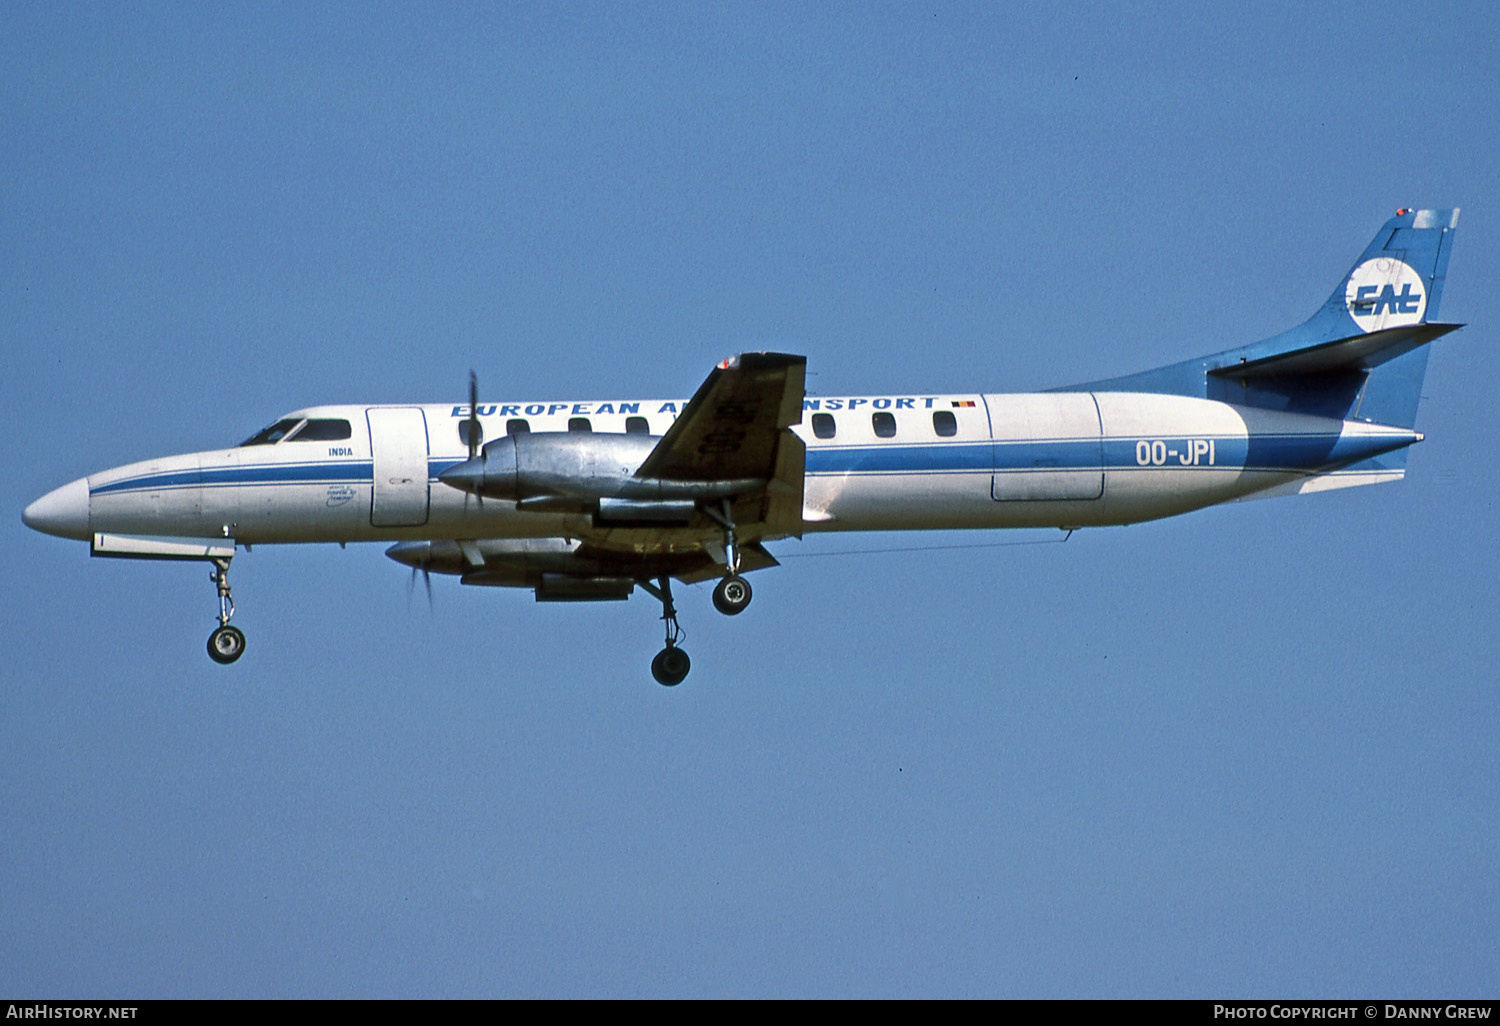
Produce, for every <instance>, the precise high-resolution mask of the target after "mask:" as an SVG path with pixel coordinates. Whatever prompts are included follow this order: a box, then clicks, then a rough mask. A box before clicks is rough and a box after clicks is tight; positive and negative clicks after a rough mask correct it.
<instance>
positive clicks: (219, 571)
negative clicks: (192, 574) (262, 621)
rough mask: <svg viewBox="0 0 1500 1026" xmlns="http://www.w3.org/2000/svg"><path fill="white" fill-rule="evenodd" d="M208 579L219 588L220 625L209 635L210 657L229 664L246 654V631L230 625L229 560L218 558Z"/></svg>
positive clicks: (232, 606)
mask: <svg viewBox="0 0 1500 1026" xmlns="http://www.w3.org/2000/svg"><path fill="white" fill-rule="evenodd" d="M213 562H214V568H213V570H212V571H211V572H210V573H209V575H208V579H209V580H210V581H213V582H214V586H215V587H217V588H218V589H219V626H218V627H216V628H214V632H213V633H212V634H210V635H209V636H208V657H209V658H210V659H212V660H213V661H214V662H216V663H218V664H220V665H221V666H223V665H228V664H229V663H232V662H234V661H235V660H236V659H238V658H239V657H240V656H242V655H244V654H245V632H244V631H242V630H240V629H239V628H238V627H231V626H229V621H230V620H231V619H232V618H233V617H234V595H233V594H232V593H231V592H230V590H229V560H228V559H216V560H214V561H213Z"/></svg>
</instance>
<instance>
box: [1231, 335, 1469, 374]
mask: <svg viewBox="0 0 1500 1026" xmlns="http://www.w3.org/2000/svg"><path fill="white" fill-rule="evenodd" d="M1462 327H1463V325H1462V324H1429V323H1422V324H1408V325H1404V326H1402V327H1399V328H1383V329H1381V330H1380V331H1372V332H1369V333H1368V334H1361V335H1352V336H1350V337H1349V338H1341V339H1335V340H1334V341H1332V342H1325V343H1323V344H1322V345H1316V346H1310V347H1308V348H1307V349H1297V350H1293V351H1292V352H1289V353H1277V354H1276V355H1274V356H1267V357H1264V358H1262V359H1259V360H1246V359H1244V358H1241V359H1240V361H1239V362H1238V363H1231V364H1227V365H1225V366H1223V367H1210V368H1209V369H1208V373H1210V374H1214V375H1218V376H1219V377H1224V378H1235V379H1239V378H1259V377H1285V376H1296V375H1303V374H1327V373H1329V372H1330V371H1343V370H1371V369H1373V368H1375V367H1378V366H1380V365H1381V364H1383V363H1386V362H1387V361H1389V360H1394V359H1395V358H1396V357H1398V356H1403V355H1405V354H1406V353H1409V352H1411V351H1412V350H1413V349H1416V348H1418V347H1420V346H1425V345H1426V344H1427V343H1429V342H1431V341H1432V340H1433V339H1435V338H1441V337H1442V336H1444V335H1446V334H1448V332H1450V331H1457V330H1458V329H1459V328H1462Z"/></svg>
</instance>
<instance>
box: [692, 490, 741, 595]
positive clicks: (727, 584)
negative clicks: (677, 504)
mask: <svg viewBox="0 0 1500 1026" xmlns="http://www.w3.org/2000/svg"><path fill="white" fill-rule="evenodd" d="M703 512H705V513H707V514H708V515H709V516H710V517H712V518H713V519H714V520H716V521H718V523H719V525H720V526H721V527H723V528H724V569H725V570H727V571H728V573H726V574H725V575H724V579H723V580H721V581H720V582H719V583H718V584H716V585H714V608H715V609H717V610H718V611H719V612H721V613H723V614H724V615H725V616H737V615H739V614H740V613H743V612H744V611H745V607H746V606H748V605H749V604H750V595H751V592H750V582H749V581H747V580H745V579H744V578H743V577H741V576H740V545H739V539H738V538H737V537H736V536H735V532H734V511H733V507H732V506H731V505H730V503H729V500H728V499H725V500H724V501H723V504H722V508H721V509H719V510H715V509H713V508H712V507H704V508H703Z"/></svg>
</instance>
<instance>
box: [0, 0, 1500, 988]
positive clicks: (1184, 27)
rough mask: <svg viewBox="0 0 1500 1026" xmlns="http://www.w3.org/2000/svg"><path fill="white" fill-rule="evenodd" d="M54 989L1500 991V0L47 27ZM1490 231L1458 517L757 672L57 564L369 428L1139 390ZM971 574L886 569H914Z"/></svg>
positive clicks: (326, 556)
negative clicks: (736, 375) (247, 454)
mask: <svg viewBox="0 0 1500 1026" xmlns="http://www.w3.org/2000/svg"><path fill="white" fill-rule="evenodd" d="M0 24H3V25H4V31H3V32H0V102H3V107H0V110H3V116H0V171H3V174H4V188H3V189H0V218H3V221H0V224H3V226H4V231H3V232H0V261H3V266H4V268H5V272H6V273H5V274H4V275H3V278H0V308H3V310H4V317H3V318H0V333H3V335H0V338H3V340H4V353H5V354H6V358H7V360H6V362H7V373H5V374H4V375H3V376H0V417H3V418H4V424H5V428H6V430H5V437H6V439H7V442H6V443H5V449H4V452H5V456H6V463H7V465H8V466H9V468H10V472H9V473H8V474H6V475H5V477H4V481H3V483H0V489H3V496H4V501H3V502H0V509H6V510H9V511H10V513H9V515H8V516H6V517H3V518H0V532H3V539H4V544H5V547H6V550H7V551H8V552H9V554H10V555H9V558H8V560H7V563H6V565H7V568H8V572H7V573H5V574H4V575H0V595H3V599H0V604H3V608H4V610H5V612H6V619H7V625H6V627H5V629H4V631H3V632H0V809H3V813H4V817H5V818H4V829H3V830H0V920H3V921H4V922H5V923H6V924H7V925H6V929H5V930H4V931H3V933H0V991H3V992H7V993H11V994H34V995H55V996H121V997H124V996H132V997H168V996H524V995H547V996H611V995H620V996H655V995H670V996H676V995H684V996H697V995H706V996H718V995H724V996H803V995H808V996H884V995H894V996H924V995H954V996H1204V997H1212V996H1267V997H1281V996H1298V995H1301V996H1355V997H1358V996H1372V995H1377V994H1378V995H1382V996H1389V997H1422V996H1429V997H1430V996H1460V995H1493V994H1494V993H1495V991H1496V989H1497V984H1500V962H1497V959H1496V956H1495V950H1494V938H1495V936H1496V934H1497V930H1500V918H1497V916H1500V914H1497V911H1496V910H1497V909H1500V885H1497V880H1500V853H1497V838H1500V829H1497V828H1500V821H1497V812H1496V810H1497V809H1500V757H1497V748H1496V744H1495V724H1496V723H1497V721H1500V715H1497V714H1500V700H1497V683H1500V681H1497V678H1500V674H1497V671H1496V669H1495V667H1496V661H1497V657H1500V641H1497V633H1496V629H1495V622H1496V614H1497V611H1500V601H1497V600H1500V588H1497V585H1496V577H1495V567H1496V566H1497V556H1500V551H1497V549H1500V545H1497V537H1496V529H1495V515H1496V496H1497V487H1496V484H1495V482H1496V481H1497V480H1500V477H1497V475H1500V466H1497V463H1500V461H1497V458H1496V455H1495V451H1494V447H1493V446H1490V445H1488V444H1487V443H1485V442H1484V441H1483V438H1484V435H1483V431H1482V430H1481V425H1483V424H1485V423H1488V421H1489V419H1490V417H1491V415H1492V409H1493V398H1492V392H1493V382H1494V381H1495V380H1496V378H1497V372H1500V359H1497V355H1496V350H1495V346H1494V334H1493V327H1492V326H1493V325H1494V324H1495V323H1497V314H1500V301H1497V299H1496V294H1495V290H1494V288H1493V283H1494V282H1495V281H1496V280H1500V267H1497V257H1496V253H1497V250H1496V246H1495V242H1494V240H1495V239H1496V235H1497V233H1496V229H1497V221H1500V176H1497V171H1496V168H1497V167H1500V129H1497V127H1496V120H1495V117H1494V108H1495V102H1496V99H1497V89H1500V85H1497V83H1500V14H1497V12H1496V10H1495V9H1494V7H1493V6H1492V5H1487V4H1478V3H1475V4H1442V3H1438V4H1423V5H1414V4H1381V3H1357V4H1356V3H1349V4H1338V3H1333V4H1320V5H1300V4H1285V5H1283V4H1262V3H1254V4H1245V5H1235V6H1233V7H1224V8H1222V9H1221V8H1214V9H1212V10H1210V9H1208V8H1205V7H1202V6H1201V5H1190V4H1183V5H1176V4H1126V5H1111V4H1097V5H1086V6H1083V7H1081V8H1078V9H1075V10H1073V11H1070V12H1069V11H1054V10H1052V9H1050V8H1046V7H1045V6H1040V7H1039V6H1030V7H1026V8H1022V9H1010V8H1009V7H1007V6H1002V5H989V4H981V5H972V6H969V5H958V4H935V5H904V4H879V5H873V4H872V5H861V6H856V7H839V6H821V5H818V6H806V5H774V4H763V5H749V6H746V5H738V4H719V5H646V4H640V5H590V4H562V3H558V4H545V5H528V6H521V5H479V6H468V5H463V6H460V5H423V6H422V7H421V8H416V7H407V6H380V5H362V6H359V7H357V8H356V7H339V6H322V5H319V6H313V7H310V8H304V7H303V6H302V5H292V6H290V7H288V6H285V5H238V4H237V5H216V6H214V7H212V8H208V7H203V6H201V5H182V6H160V5H150V4H148V5H139V4H135V5H114V6H105V7H99V6H93V5H90V6H74V7H59V6H58V5H55V4H29V3H18V4H11V5H8V6H7V8H6V10H5V12H4V14H3V15H0ZM1402 206H1431V207H1448V206H1461V207H1463V208H1464V213H1463V218H1462V220H1461V222H1460V228H1459V233H1458V238H1457V243H1456V246H1455V252H1454V257H1453V262H1452V265H1451V267H1450V274H1449V279H1448V285H1447V289H1446V292H1445V294H1444V296H1443V309H1442V318H1443V319H1445V320H1456V321H1463V322H1466V323H1468V324H1469V325H1470V327H1468V328H1466V329H1465V330H1464V331H1462V332H1459V333H1457V334H1455V335H1452V336H1449V337H1447V338H1444V339H1442V340H1441V341H1439V342H1438V343H1437V344H1436V346H1435V350H1434V352H1433V355H1432V359H1431V362H1430V366H1429V371H1428V375H1427V380H1426V386H1425V388H1424V397H1425V398H1424V402H1423V406H1422V410H1421V414H1420V417H1419V422H1418V428H1419V429H1420V430H1422V431H1424V432H1425V433H1426V435H1427V440H1426V441H1425V442H1424V443H1422V444H1421V445H1420V446H1418V447H1416V449H1414V450H1413V452H1412V456H1411V461H1410V472H1409V474H1408V476H1407V479H1406V481H1405V482H1403V483H1401V484H1397V485H1389V486H1380V487H1375V488H1363V489H1353V490H1349V491H1345V492H1338V493H1332V494H1325V495H1319V496H1308V497H1302V498H1299V499H1278V500H1273V501H1266V502H1252V503H1240V504H1235V505H1232V506H1228V507H1223V508H1218V509H1213V510H1208V511H1204V512H1201V513H1198V514H1193V515H1191V516H1188V517H1183V518H1178V519H1175V520H1171V521H1165V522H1161V523H1154V524H1146V525H1140V526H1136V527H1131V528H1119V529H1108V530H1098V531H1085V532H1081V533H1079V534H1077V535H1075V536H1074V537H1073V538H1072V539H1071V540H1070V541H1068V542H1067V544H1066V545H1057V544H1046V545H1004V546H1000V545H997V546H995V547H992V548H965V549H955V548H930V547H931V546H942V545H974V544H978V543H985V542H996V543H999V542H1007V543H1008V542H1024V541H1047V542H1052V541H1055V540H1056V535H1055V534H1045V533H1044V534H1038V535H1027V534H1021V533H1013V534H1006V535H978V534H959V535H919V536H888V535H887V536H875V537H855V538H849V537H847V536H846V537H833V538H826V539H814V540H809V541H806V542H800V543H799V542H785V543H782V544H781V545H779V546H777V552H778V555H782V556H785V557H786V558H785V559H784V563H785V565H784V566H783V567H782V568H780V569H777V570H773V571H769V572H766V573H764V574H758V575H757V576H756V578H755V580H754V582H753V583H754V584H755V587H756V600H755V604H754V605H753V606H752V607H751V609H750V610H749V611H748V612H746V613H745V614H744V615H743V616H740V617H737V618H734V619H728V618H724V617H720V616H718V615H717V614H716V613H714V612H713V610H712V608H711V606H710V603H709V595H708V591H709V589H708V587H707V586H702V587H698V588H688V589H684V594H683V595H681V596H680V600H679V605H680V607H681V610H682V617H683V624H684V626H685V627H686V629H687V631H688V640H687V648H688V650H689V651H690V652H691V653H692V656H693V667H694V668H693V674H692V676H691V677H690V678H689V680H688V682H687V683H686V684H685V685H684V686H682V687H679V688H676V689H673V690H667V689H664V688H660V687H657V686H656V685H655V684H654V683H652V681H651V679H650V677H649V675H648V673H647V671H646V665H647V662H648V661H649V659H650V656H651V655H652V654H653V653H654V652H655V651H656V649H657V647H659V644H660V638H659V624H658V622H657V620H656V616H657V612H658V610H657V609H655V608H654V604H653V603H652V602H650V601H649V600H648V599H647V598H646V597H645V596H643V595H637V596H636V598H634V599H633V600H632V601H630V602H628V603H623V604H603V605H583V606H538V605H537V604H536V603H534V602H533V601H532V599H531V597H530V595H529V594H527V593H525V592H516V593H510V592H496V591H490V590H480V589H463V588H460V587H459V586H458V585H457V584H456V583H455V582H453V581H451V580H437V581H435V582H434V590H435V596H434V601H433V610H432V612H431V613H430V614H429V612H428V611H427V608H426V604H425V602H424V600H423V598H422V596H421V594H420V587H419V589H418V595H417V596H416V598H415V600H412V599H410V598H409V596H408V591H407V584H408V580H407V576H406V571H405V569H404V568H402V567H400V566H397V565H395V564H394V563H392V562H390V561H389V560H387V559H385V558H384V557H383V556H382V555H381V548H380V547H377V546H363V547H361V546H351V547H350V548H349V549H348V550H347V551H344V550H340V549H338V548H336V547H332V546H330V547H326V548H320V547H284V548H275V547H265V548H258V549H257V550H256V551H255V552H254V553H250V554H244V555H242V556H241V557H240V558H238V559H237V560H236V562H235V569H234V584H235V596H236V598H237V599H238V601H239V609H240V611H239V615H238V616H237V617H236V621H235V622H236V624H237V625H239V626H241V627H243V628H244V629H245V631H246V632H247V634H248V636H249V650H248V652H247V654H246V656H245V658H244V660H242V661H241V662H240V663H239V664H237V665H236V666H235V667H233V668H232V669H230V670H227V671H226V670H225V669H221V668H219V667H216V666H214V665H213V664H212V663H210V662H209V661H208V659H207V658H206V656H205V654H204V652H203V642H204V638H205V636H206V635H207V633H208V630H209V628H210V627H211V626H212V625H213V613H214V611H215V603H214V596H213V590H212V587H211V585H210V584H209V583H208V581H207V579H206V578H207V574H206V573H205V572H204V570H203V568H202V567H199V566H197V565H180V564H178V565H172V564H165V565H158V564H150V563H135V562H123V561H119V562H117V561H110V560H92V559H90V558H89V557H88V555H87V551H86V549H85V548H84V547H83V546H81V545H80V544H78V543H70V542H64V541H61V540H59V539H55V538H49V537H45V536H42V535H39V534H36V533H33V532H31V531H28V530H26V529H25V528H24V527H23V526H22V524H21V521H20V511H21V509H22V508H23V507H24V506H25V505H26V504H27V503H28V502H30V501H31V500H32V499H34V498H36V497H37V496H39V495H41V494H42V493H43V492H45V491H47V490H49V489H51V488H54V487H56V486H58V485H61V484H64V483H66V482H68V481H70V480H73V479H74V478H77V477H79V476H82V475H84V474H87V473H90V472H93V471H97V470H101V469H104V468H107V467H111V466H116V465H119V464H122V463H126V462H130V461H134V460H138V459H145V458H148V457H150V456H153V455H161V454H166V453H174V452H188V451H195V450H199V449H207V448H212V447H217V446H222V445H227V444H232V443H233V442H236V441H238V440H239V439H241V438H243V437H245V436H247V435H249V434H250V433H251V432H252V431H254V430H255V429H256V428H258V427H260V426H262V425H263V424H265V423H268V422H269V421H270V420H272V419H273V418H274V417H276V416H277V415H278V414H280V413H282V412H284V411H287V410H292V409H296V408H298V407H301V406H307V405H312V404H316V403H331V402H372V403H374V402H412V401H428V402H447V401H450V400H451V401H454V402H461V401H463V398H464V390H465V388H466V382H467V373H468V371H469V369H470V368H471V367H472V368H473V369H474V370H476V371H477V373H478V374H479V378H480V382H481V385H482V387H483V389H484V393H485V395H486V396H487V397H492V398H494V399H496V400H500V399H528V398H553V397H576V398H579V399H588V398H605V397H618V396H631V395H640V396H663V395H682V396H685V395H689V394H691V392H692V391H693V389H694V388H695V387H696V386H697V384H698V383H699V382H700V381H701V380H702V378H703V376H704V375H705V374H706V373H707V371H708V369H709V368H710V367H711V366H712V365H713V364H714V363H715V362H717V361H718V360H719V359H721V358H723V357H724V356H726V355H729V354H731V353H734V352H739V351H744V350H752V349H775V350H783V351H789V352H798V353H805V354H806V355H807V356H808V359H809V364H808V369H809V378H808V383H809V389H810V391H812V392H819V391H821V392H825V393H855V394H860V393H890V392H910V391H917V392H924V393H926V392H936V391H945V390H951V391H960V390H964V391H979V390H982V391H1006V390H1024V389H1029V388H1043V387H1048V386H1052V385H1059V384H1066V383H1068V382H1074V381H1084V380H1093V379H1097V378H1101V377H1105V376H1110V375H1115V374H1123V373H1128V372H1131V371H1134V370H1140V369H1145V368H1148V367H1152V366H1156V365H1159V364H1164V363H1169V362H1175V361H1177V360H1180V359H1184V358H1187V357H1189V356H1192V355H1196V354H1200V353H1205V352H1210V351H1214V350H1218V349H1223V348H1227V347H1229V346H1231V345H1238V344H1242V343H1245V342H1250V341H1254V340H1256V339H1258V338H1261V337H1263V336H1266V335H1269V334H1272V333H1274V332H1276V331H1279V330H1281V329H1283V328H1286V327H1290V326H1291V325H1293V324H1295V323H1297V322H1299V321H1300V320H1302V319H1303V318H1304V317H1306V316H1307V315H1308V314H1309V313H1311V312H1312V311H1313V310H1314V309H1315V308H1316V307H1317V305H1318V304H1319V303H1320V302H1321V301H1322V300H1323V299H1324V298H1325V297H1326V296H1327V294H1328V292H1329V290H1330V289H1331V288H1332V287H1333V286H1334V285H1335V284H1336V283H1337V281H1338V280H1339V278H1340V276H1341V275H1343V273H1344V272H1345V271H1346V270H1347V269H1348V267H1349V266H1350V265H1351V264H1352V262H1353V261H1354V259H1355V258H1356V257H1357V256H1358V255H1359V253H1360V251H1361V250H1362V248H1363V247H1364V245H1365V244H1366V242H1367V241H1368V240H1369V239H1370V237H1371V236H1372V235H1373V233H1374V231H1375V229H1376V228H1377V227H1378V226H1379V225H1380V224H1381V223H1382V222H1383V221H1384V220H1385V219H1386V218H1387V217H1389V216H1390V214H1391V213H1392V212H1393V211H1394V210H1395V209H1396V208H1397V207H1402ZM922 546H928V547H929V548H927V549H925V550H923V551H912V552H896V553H885V554H879V555H871V556H866V557H863V558H859V557H851V556H844V555H835V554H834V553H838V552H843V551H845V550H848V549H851V548H862V547H863V548H908V547H922Z"/></svg>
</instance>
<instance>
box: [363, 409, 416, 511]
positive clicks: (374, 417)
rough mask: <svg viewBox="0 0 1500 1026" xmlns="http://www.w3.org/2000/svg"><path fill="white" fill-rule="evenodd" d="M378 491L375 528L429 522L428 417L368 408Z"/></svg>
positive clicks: (412, 411) (374, 504) (373, 500)
mask: <svg viewBox="0 0 1500 1026" xmlns="http://www.w3.org/2000/svg"><path fill="white" fill-rule="evenodd" d="M365 418H366V419H367V420H368V421H369V423H370V454H371V456H372V457H373V458H374V461H375V489H374V494H373V497H372V498H371V500H370V525H371V526H372V527H418V526H420V525H422V524H425V523H427V498H428V496H427V418H426V417H424V416H423V415H422V411H421V410H420V409H417V408H415V407H406V408H403V409H368V410H366V411H365Z"/></svg>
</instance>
